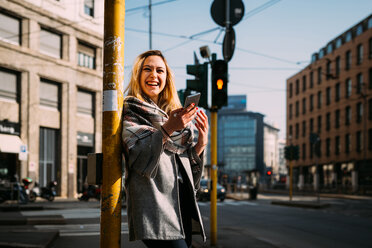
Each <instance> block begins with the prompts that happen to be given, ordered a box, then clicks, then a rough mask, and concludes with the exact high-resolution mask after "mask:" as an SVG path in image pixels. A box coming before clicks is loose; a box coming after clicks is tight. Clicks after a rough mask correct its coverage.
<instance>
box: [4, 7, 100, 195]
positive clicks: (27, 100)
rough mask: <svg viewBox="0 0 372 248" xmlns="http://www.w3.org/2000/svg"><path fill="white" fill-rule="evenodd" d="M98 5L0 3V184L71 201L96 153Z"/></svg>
mask: <svg viewBox="0 0 372 248" xmlns="http://www.w3.org/2000/svg"><path fill="white" fill-rule="evenodd" d="M102 43H103V0H96V1H93V0H84V1H64V0H62V1H58V0H7V1H0V79H1V83H0V181H5V180H8V179H9V178H11V177H12V176H14V175H17V176H18V177H19V178H23V177H26V176H29V177H31V178H33V179H34V180H36V181H38V182H39V183H40V184H41V186H44V185H46V184H47V183H48V182H49V181H51V180H57V182H58V194H59V195H60V196H62V197H76V194H77V192H79V191H81V189H82V185H83V182H84V179H85V175H86V154H87V153H88V152H100V150H101V105H102V101H101V99H102V94H101V93H102V62H101V61H102Z"/></svg>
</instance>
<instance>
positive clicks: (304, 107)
mask: <svg viewBox="0 0 372 248" xmlns="http://www.w3.org/2000/svg"><path fill="white" fill-rule="evenodd" d="M302 114H306V98H304V99H302Z"/></svg>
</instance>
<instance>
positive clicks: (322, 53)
mask: <svg viewBox="0 0 372 248" xmlns="http://www.w3.org/2000/svg"><path fill="white" fill-rule="evenodd" d="M324 55H325V50H324V48H322V49H320V51H319V59H321V58H323V57H324Z"/></svg>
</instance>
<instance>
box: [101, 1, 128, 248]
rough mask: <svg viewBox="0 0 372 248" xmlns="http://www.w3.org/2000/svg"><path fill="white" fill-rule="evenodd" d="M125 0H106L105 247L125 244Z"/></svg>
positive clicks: (102, 242)
mask: <svg viewBox="0 0 372 248" xmlns="http://www.w3.org/2000/svg"><path fill="white" fill-rule="evenodd" d="M124 21H125V0H106V1H105V17H104V63H103V64H104V68H103V70H104V71H103V109H102V112H103V121H102V153H103V161H102V174H103V178H102V195H101V230H100V231H101V235H100V247H101V248H119V247H120V246H121V244H120V243H121V239H120V238H121V183H122V182H121V178H122V177H121V176H122V174H121V173H122V171H121V162H122V161H121V156H122V155H121V152H122V151H121V131H122V124H121V114H122V110H123V89H124V88H123V87H124V86H123V80H124Z"/></svg>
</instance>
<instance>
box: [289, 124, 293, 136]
mask: <svg viewBox="0 0 372 248" xmlns="http://www.w3.org/2000/svg"><path fill="white" fill-rule="evenodd" d="M288 132H289V138H291V137H292V135H293V128H292V125H289V131H288Z"/></svg>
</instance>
